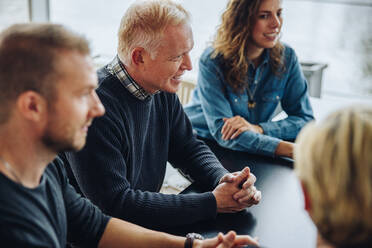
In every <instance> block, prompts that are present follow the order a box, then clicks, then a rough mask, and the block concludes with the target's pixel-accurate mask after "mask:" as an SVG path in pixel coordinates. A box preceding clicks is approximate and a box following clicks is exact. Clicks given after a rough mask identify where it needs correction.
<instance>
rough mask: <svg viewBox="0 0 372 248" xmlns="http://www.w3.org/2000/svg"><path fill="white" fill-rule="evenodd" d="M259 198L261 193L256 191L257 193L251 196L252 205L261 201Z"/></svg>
mask: <svg viewBox="0 0 372 248" xmlns="http://www.w3.org/2000/svg"><path fill="white" fill-rule="evenodd" d="M261 198H262V193H261V191H259V190H257V192H256V193H255V194H254V196H253V199H254V204H258V203H259V202H260V201H261Z"/></svg>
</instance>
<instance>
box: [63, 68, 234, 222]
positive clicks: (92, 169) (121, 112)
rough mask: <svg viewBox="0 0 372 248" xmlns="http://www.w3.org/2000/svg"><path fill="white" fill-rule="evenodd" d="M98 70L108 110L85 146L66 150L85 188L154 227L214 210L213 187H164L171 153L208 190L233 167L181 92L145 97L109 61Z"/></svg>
mask: <svg viewBox="0 0 372 248" xmlns="http://www.w3.org/2000/svg"><path fill="white" fill-rule="evenodd" d="M98 76H99V88H98V90H97V93H98V95H99V97H100V99H101V101H102V103H103V105H104V106H105V108H106V113H105V115H104V116H103V117H100V118H98V119H96V120H94V121H93V124H92V126H91V127H90V129H89V132H88V137H87V144H86V146H85V148H84V149H83V150H81V151H80V152H78V153H67V154H66V157H67V159H68V161H69V163H70V166H71V168H72V171H73V173H74V175H75V177H76V180H77V182H78V185H79V187H80V189H81V191H82V192H83V194H84V195H85V196H87V197H88V198H89V199H91V200H92V202H93V203H95V204H97V205H98V206H99V207H100V208H101V209H102V210H103V211H104V212H105V213H107V214H110V215H112V216H114V217H118V218H121V219H124V220H127V221H130V222H133V223H136V224H139V225H142V226H145V227H149V228H154V229H160V228H163V227H170V226H176V225H184V224H189V223H193V222H196V221H199V220H203V219H208V218H214V217H215V216H216V200H215V198H214V196H213V194H212V193H211V192H207V193H203V194H190V195H165V194H160V193H157V192H159V190H160V187H161V186H162V183H163V180H164V175H165V169H166V163H167V161H169V162H170V163H171V164H172V165H173V166H175V167H177V168H180V169H181V170H183V172H185V173H186V174H188V175H190V176H191V177H192V178H193V179H194V180H195V181H198V182H199V183H201V184H202V185H204V186H205V187H206V189H208V190H212V189H213V188H214V187H215V186H216V185H217V183H218V180H219V179H220V178H221V177H222V176H223V175H224V174H225V173H227V171H226V170H225V169H224V168H223V167H222V165H221V164H220V163H219V162H218V160H217V158H216V157H215V156H214V154H213V153H212V152H211V151H210V150H209V148H208V147H207V146H206V145H205V144H204V143H203V142H202V141H199V140H197V139H196V138H195V136H194V135H193V132H192V127H191V124H190V121H189V120H188V118H187V116H186V115H185V113H184V111H183V108H182V105H181V103H180V102H179V100H178V97H177V96H176V95H175V94H170V93H166V92H161V93H159V94H155V95H153V96H151V97H150V98H149V99H147V100H144V101H141V100H139V99H137V98H136V97H134V96H133V95H132V94H131V93H130V92H129V91H128V90H127V89H126V88H125V87H124V86H123V85H122V83H121V82H120V81H119V80H118V79H117V78H116V77H115V76H113V75H111V74H110V73H109V72H108V71H107V70H106V69H105V68H103V69H101V70H100V71H99V72H98Z"/></svg>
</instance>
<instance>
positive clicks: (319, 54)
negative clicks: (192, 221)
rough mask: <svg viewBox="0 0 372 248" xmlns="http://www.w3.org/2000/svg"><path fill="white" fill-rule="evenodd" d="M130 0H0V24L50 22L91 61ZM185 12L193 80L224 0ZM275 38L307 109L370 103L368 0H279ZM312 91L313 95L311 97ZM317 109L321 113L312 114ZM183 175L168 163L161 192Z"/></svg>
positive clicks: (371, 19)
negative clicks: (302, 85)
mask: <svg viewBox="0 0 372 248" xmlns="http://www.w3.org/2000/svg"><path fill="white" fill-rule="evenodd" d="M134 1H135V0H108V1H102V0H101V1H99V0H0V31H1V30H2V29H4V28H6V27H7V26H9V25H11V24H13V23H17V22H29V21H34V22H46V21H50V22H55V23H62V24H64V25H66V26H68V27H70V28H71V29H73V30H75V31H77V32H80V33H82V34H84V35H85V36H86V37H87V38H88V39H89V40H90V42H91V46H92V50H93V56H94V58H95V63H96V64H97V66H99V65H104V64H106V63H107V62H109V61H110V60H111V59H112V58H113V57H114V56H115V55H116V46H117V37H116V33H117V30H118V27H119V23H120V19H121V17H122V16H123V14H124V12H125V10H126V9H127V8H128V6H129V5H130V4H132V3H133V2H134ZM178 2H181V3H182V4H183V5H184V7H185V8H186V9H187V10H188V11H190V13H191V15H192V28H193V31H194V41H195V46H194V49H193V50H192V51H191V58H192V62H193V66H194V69H193V70H192V71H190V72H188V73H187V74H186V75H185V78H187V79H191V80H192V81H195V79H196V76H197V72H198V60H199V57H200V55H201V53H202V52H203V50H204V49H205V48H206V47H207V46H208V45H210V43H211V40H212V39H213V36H214V34H215V31H216V27H217V26H218V25H219V23H220V16H221V14H222V12H223V10H224V8H225V7H226V4H227V2H228V0H178ZM283 17H284V24H283V28H282V38H281V40H282V41H283V42H285V43H287V44H289V45H290V46H292V47H293V48H294V49H295V50H296V52H297V55H298V57H299V60H300V62H301V64H302V66H303V67H302V68H303V70H304V73H305V76H306V77H307V79H308V81H309V90H310V91H311V92H310V95H311V96H313V97H315V98H312V104H313V107H314V110H316V109H321V110H322V111H321V112H324V113H328V112H331V111H332V110H334V109H335V108H338V107H340V106H343V105H347V104H350V103H361V102H362V103H367V104H372V32H371V31H372V30H371V27H372V0H283ZM317 99H319V100H317ZM316 117H322V116H319V115H318V116H316ZM189 184H190V183H189V182H188V181H187V180H186V179H184V178H183V177H182V176H180V175H179V174H178V173H177V171H175V170H174V169H172V168H171V166H169V165H168V169H167V175H166V178H165V182H164V187H163V192H164V193H178V192H179V191H180V190H182V189H184V188H185V187H186V186H188V185H189Z"/></svg>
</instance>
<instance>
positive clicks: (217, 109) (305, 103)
mask: <svg viewBox="0 0 372 248" xmlns="http://www.w3.org/2000/svg"><path fill="white" fill-rule="evenodd" d="M284 46H285V50H284V64H285V71H284V72H283V73H282V74H281V75H280V76H276V75H275V74H274V73H273V72H272V70H271V67H270V64H269V60H270V58H269V52H268V50H265V51H264V54H263V60H262V62H261V63H260V65H259V66H258V67H257V68H254V65H253V64H251V65H250V66H249V70H248V75H247V78H248V80H250V81H249V82H250V83H249V84H248V85H249V87H250V92H251V93H252V94H253V92H254V94H253V95H254V96H253V99H254V101H255V102H256V106H255V107H254V108H248V100H249V94H248V91H247V90H245V91H244V92H242V93H235V92H234V91H233V89H232V87H231V86H230V85H229V84H228V83H227V82H226V81H225V77H224V75H223V72H222V66H221V57H220V56H217V57H216V58H213V59H212V58H211V54H212V53H213V48H211V47H209V48H207V49H206V50H205V51H204V53H203V54H202V56H201V58H200V61H199V75H198V83H197V86H196V88H195V90H194V92H193V95H192V100H191V102H190V103H189V104H188V105H187V106H186V107H185V112H186V114H187V115H188V117H189V118H190V120H191V123H192V125H193V128H194V130H195V131H196V132H197V134H198V135H199V136H201V137H203V138H207V139H214V140H215V141H217V142H218V143H219V144H220V145H221V146H223V147H226V148H229V149H232V150H238V151H247V152H251V153H256V154H263V155H269V156H274V153H275V150H276V148H277V146H278V144H279V142H280V141H281V140H291V141H292V140H294V139H295V138H296V136H297V134H298V133H299V131H300V130H301V128H302V127H303V126H304V125H305V124H306V123H307V122H308V121H310V120H313V119H314V117H313V111H312V108H311V105H310V101H309V97H308V93H307V82H306V79H305V77H304V75H303V73H302V71H301V68H300V64H299V62H298V60H297V56H296V54H295V52H294V50H293V49H292V48H290V47H289V46H287V45H284ZM252 94H251V95H252ZM279 103H280V104H281V106H282V108H283V110H284V111H285V112H286V114H287V115H288V117H287V118H286V119H284V120H280V121H276V122H273V121H271V119H272V118H273V115H274V111H275V109H276V107H277V106H278V104H279ZM237 115H239V116H241V117H243V118H245V119H246V120H247V121H248V122H249V123H251V124H258V125H260V126H261V127H262V129H263V131H264V134H258V133H255V132H252V131H245V132H243V133H241V134H240V135H239V136H238V137H236V138H235V139H232V140H223V139H222V134H221V129H222V127H223V125H224V121H223V118H224V117H226V118H230V117H233V116H237Z"/></svg>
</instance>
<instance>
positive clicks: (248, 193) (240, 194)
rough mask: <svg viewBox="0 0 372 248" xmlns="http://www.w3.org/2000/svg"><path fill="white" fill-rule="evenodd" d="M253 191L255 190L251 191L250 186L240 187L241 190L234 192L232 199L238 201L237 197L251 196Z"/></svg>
mask: <svg viewBox="0 0 372 248" xmlns="http://www.w3.org/2000/svg"><path fill="white" fill-rule="evenodd" d="M255 193H256V191H253V189H252V188H248V189H241V190H239V191H238V192H236V193H235V194H234V195H233V199H234V200H235V201H238V200H239V199H241V198H243V197H246V196H251V197H253V196H254V194H255Z"/></svg>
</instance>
